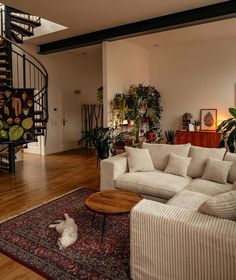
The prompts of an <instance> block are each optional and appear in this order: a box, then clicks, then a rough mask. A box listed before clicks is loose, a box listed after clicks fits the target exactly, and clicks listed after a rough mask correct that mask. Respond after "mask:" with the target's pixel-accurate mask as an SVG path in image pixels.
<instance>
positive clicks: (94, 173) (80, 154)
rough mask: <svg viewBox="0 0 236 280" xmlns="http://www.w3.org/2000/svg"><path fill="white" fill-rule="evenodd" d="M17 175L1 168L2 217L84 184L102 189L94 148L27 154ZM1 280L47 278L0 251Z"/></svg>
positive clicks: (0, 200)
mask: <svg viewBox="0 0 236 280" xmlns="http://www.w3.org/2000/svg"><path fill="white" fill-rule="evenodd" d="M23 157H24V160H23V161H21V162H17V163H16V174H14V175H10V174H8V173H7V172H6V171H0V220H1V221H2V220H5V219H7V218H9V217H12V216H14V215H17V214H19V213H22V212H25V211H27V210H29V209H31V208H33V207H36V206H38V205H40V204H42V203H45V202H47V201H49V200H51V199H53V198H55V197H58V196H60V195H63V194H65V193H67V192H69V191H72V190H74V189H76V188H78V187H80V186H84V187H87V188H91V189H97V190H98V189H99V184H100V178H99V169H98V168H97V167H96V164H97V163H96V156H95V154H94V150H89V151H86V150H83V149H78V150H73V151H68V152H63V153H58V154H54V155H48V156H39V155H32V154H26V153H25V154H24V155H23ZM0 279H3V280H18V279H19V280H21V279H24V280H28V279H30V280H39V279H43V278H42V277H41V276H39V275H38V274H36V273H34V272H33V271H32V270H29V269H27V268H26V267H25V266H22V265H20V264H18V263H17V262H15V261H13V260H12V259H10V258H8V257H7V256H5V255H3V254H0Z"/></svg>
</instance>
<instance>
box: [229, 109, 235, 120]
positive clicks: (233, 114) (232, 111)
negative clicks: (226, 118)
mask: <svg viewBox="0 0 236 280" xmlns="http://www.w3.org/2000/svg"><path fill="white" fill-rule="evenodd" d="M229 112H230V114H231V115H232V116H233V117H234V118H236V108H229Z"/></svg>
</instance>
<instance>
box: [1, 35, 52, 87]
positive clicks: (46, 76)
mask: <svg viewBox="0 0 236 280" xmlns="http://www.w3.org/2000/svg"><path fill="white" fill-rule="evenodd" d="M0 38H1V39H3V40H5V41H7V42H9V43H11V44H12V45H14V46H15V47H16V48H19V49H20V50H22V51H23V52H24V53H26V54H27V55H28V56H30V57H32V58H33V59H34V60H35V61H36V62H37V63H38V64H39V65H40V66H41V67H42V69H43V70H44V72H45V73H43V72H42V71H41V70H40V71H41V72H42V73H43V74H44V75H45V82H46V83H48V71H47V70H46V68H45V67H44V65H43V64H42V62H40V60H39V59H37V58H36V57H35V56H34V55H32V54H31V53H29V52H28V51H26V50H25V49H23V48H22V47H21V46H19V45H18V44H16V43H15V42H13V41H12V40H10V39H8V38H6V37H4V36H2V35H0ZM31 63H32V64H34V63H33V62H32V61H31ZM34 65H35V64H34ZM35 66H36V65H35ZM36 67H37V66H36ZM37 68H38V67H37Z"/></svg>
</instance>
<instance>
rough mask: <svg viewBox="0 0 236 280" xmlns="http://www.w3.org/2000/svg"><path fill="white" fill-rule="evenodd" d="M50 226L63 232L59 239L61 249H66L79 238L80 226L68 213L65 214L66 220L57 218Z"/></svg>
mask: <svg viewBox="0 0 236 280" xmlns="http://www.w3.org/2000/svg"><path fill="white" fill-rule="evenodd" d="M49 228H55V229H56V231H57V232H58V233H59V234H61V237H60V238H58V241H57V245H58V247H59V249H60V250H62V249H65V248H66V247H68V246H69V245H71V244H73V243H74V242H75V241H76V240H77V237H78V226H77V225H76V223H75V220H74V219H73V218H70V217H69V215H68V214H65V220H57V221H55V222H54V223H53V224H51V225H49Z"/></svg>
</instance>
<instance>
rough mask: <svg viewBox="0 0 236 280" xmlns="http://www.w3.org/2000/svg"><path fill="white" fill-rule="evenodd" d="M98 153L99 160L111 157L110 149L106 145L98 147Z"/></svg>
mask: <svg viewBox="0 0 236 280" xmlns="http://www.w3.org/2000/svg"><path fill="white" fill-rule="evenodd" d="M97 153H98V158H100V159H106V158H108V157H109V147H108V146H105V145H98V146H97Z"/></svg>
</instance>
